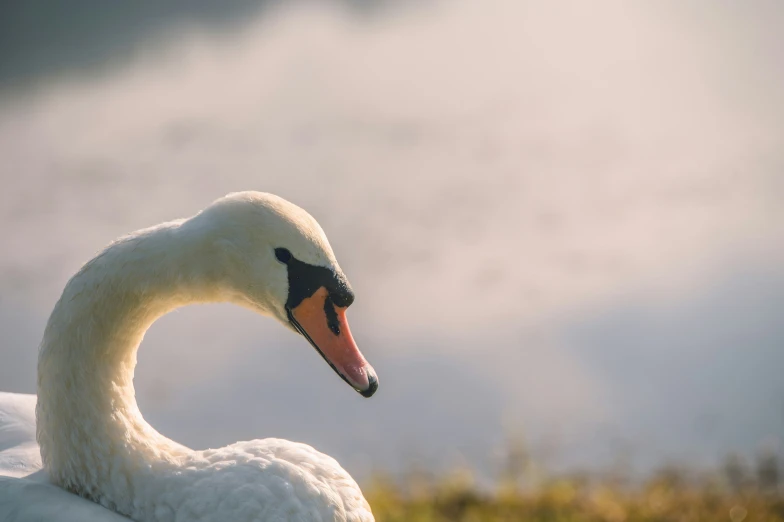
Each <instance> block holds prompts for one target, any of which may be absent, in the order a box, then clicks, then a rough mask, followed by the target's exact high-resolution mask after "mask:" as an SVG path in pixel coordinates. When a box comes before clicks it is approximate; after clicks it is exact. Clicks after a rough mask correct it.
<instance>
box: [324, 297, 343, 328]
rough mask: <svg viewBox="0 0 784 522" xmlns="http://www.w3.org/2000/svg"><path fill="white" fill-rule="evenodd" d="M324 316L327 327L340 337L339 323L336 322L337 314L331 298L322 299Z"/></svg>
mask: <svg viewBox="0 0 784 522" xmlns="http://www.w3.org/2000/svg"><path fill="white" fill-rule="evenodd" d="M324 314H325V315H326V316H327V327H329V329H330V330H332V333H333V334H335V335H340V321H339V320H338V313H337V312H336V311H335V304H334V303H333V302H332V298H331V297H330V296H327V298H326V299H324Z"/></svg>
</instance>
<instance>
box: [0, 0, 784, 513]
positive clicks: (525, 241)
mask: <svg viewBox="0 0 784 522" xmlns="http://www.w3.org/2000/svg"><path fill="white" fill-rule="evenodd" d="M0 9H2V11H3V14H2V15H1V16H0V158H1V159H2V160H1V161H0V183H1V184H2V185H1V187H2V188H0V216H1V217H0V332H2V343H1V344H0V389H2V390H4V391H17V392H28V393H34V392H35V366H36V358H37V345H38V342H39V340H40V337H41V334H42V331H43V327H44V324H45V322H46V319H47V317H48V314H49V312H50V310H51V308H52V306H53V304H54V302H55V301H56V300H57V298H58V297H59V294H60V292H61V290H62V288H63V286H64V284H65V282H66V281H67V279H68V278H69V277H70V275H71V274H73V273H74V272H75V271H76V270H77V269H78V268H79V267H80V266H81V264H82V263H84V262H85V261H86V260H88V259H89V258H90V257H92V255H93V254H94V253H95V252H96V251H98V250H99V249H101V248H102V247H103V246H105V245H106V244H107V243H108V242H110V241H111V240H113V239H114V238H115V237H117V236H119V235H121V234H125V233H127V232H129V231H132V230H135V229H138V228H142V227H146V226H149V225H153V224H156V223H158V222H161V221H167V220H171V219H174V218H178V217H186V216H189V215H192V214H194V213H196V212H197V211H198V210H200V209H201V208H203V207H205V206H206V205H208V204H209V203H210V202H211V201H212V200H214V199H216V198H218V197H220V196H222V195H224V194H226V193H228V192H232V191H238V190H261V191H268V192H273V193H276V194H278V195H280V196H283V197H285V198H287V199H289V200H291V201H292V202H294V203H296V204H298V205H300V206H302V207H304V208H305V209H307V210H308V211H309V212H310V213H311V214H312V215H313V216H314V217H316V219H317V220H319V222H320V223H321V225H322V226H323V228H324V229H325V231H326V232H327V235H328V237H329V238H330V241H331V243H332V246H333V248H334V250H335V252H336V255H337V257H338V259H339V261H340V263H341V265H342V267H343V269H344V270H345V272H346V274H347V276H348V278H349V280H350V281H351V283H352V285H353V286H354V289H355V291H356V294H357V300H356V303H355V304H354V306H353V307H352V308H351V311H350V314H349V315H350V317H351V325H352V330H353V331H354V332H355V336H356V338H357V341H358V344H359V346H360V348H361V349H362V350H363V352H364V353H365V355H366V356H367V358H368V359H369V360H370V362H371V363H372V364H373V365H374V366H375V368H376V370H377V371H378V374H379V377H380V390H379V393H378V394H377V395H376V396H375V397H373V398H372V399H371V400H365V399H362V398H361V397H359V396H358V395H357V394H356V393H354V392H352V391H351V390H350V389H349V388H348V387H347V386H346V385H345V384H344V383H343V382H342V381H340V380H339V379H338V378H336V376H335V375H334V374H333V372H332V371H331V370H330V369H329V368H328V367H327V366H326V365H325V364H324V363H323V361H322V360H321V358H320V357H318V356H317V355H316V354H315V353H313V350H312V349H311V348H310V347H309V346H308V345H307V344H306V343H305V342H304V341H303V340H302V339H301V338H299V337H297V336H295V335H294V334H292V333H290V332H288V331H287V330H284V329H283V328H281V327H280V326H279V325H277V324H275V323H274V322H273V321H271V320H269V319H264V318H260V317H257V316H254V315H253V314H251V313H250V312H248V311H245V310H241V309H238V308H235V307H231V306H228V305H206V306H197V307H190V308H186V309H182V310H180V311H177V312H176V313H173V314H170V315H169V316H166V317H164V318H163V319H161V320H160V321H158V322H157V323H156V324H155V325H154V326H153V327H152V329H151V330H150V331H149V332H148V334H147V336H146V338H145V340H144V343H143V345H142V347H141V349H140V352H139V365H138V367H137V369H136V377H135V383H136V391H137V396H138V400H139V403H140V406H141V409H142V411H143V412H144V414H145V417H146V418H147V419H148V420H149V421H150V422H151V423H152V424H153V426H155V427H156V428H157V429H159V430H160V431H161V432H162V433H164V434H165V435H167V436H169V437H172V438H174V439H176V440H178V441H180V442H182V443H184V444H186V445H188V446H191V447H197V448H205V447H218V446H223V445H226V444H229V443H231V442H234V441H236V440H247V439H252V438H262V437H267V436H275V437H284V438H289V439H293V440H297V441H304V442H307V443H310V444H312V445H314V446H315V447H316V448H318V449H320V450H322V451H324V452H327V453H329V454H331V455H333V456H335V457H336V458H337V459H338V460H339V461H340V462H341V463H342V464H343V465H344V467H346V468H347V469H348V470H349V471H350V472H351V473H352V474H353V475H354V476H355V477H357V478H358V479H360V480H366V479H367V478H368V477H370V476H371V475H372V474H373V473H375V472H379V471H385V472H390V473H396V472H400V471H402V470H404V469H405V468H407V467H409V466H411V465H417V466H420V467H423V468H426V469H429V470H448V469H452V468H454V467H455V466H458V467H463V468H468V469H470V470H472V472H473V473H475V474H476V475H477V476H480V477H486V478H487V479H488V480H490V479H492V478H493V477H495V476H497V474H498V473H499V469H500V468H501V467H503V466H504V465H505V464H504V463H505V462H507V460H508V455H507V453H508V451H509V447H510V441H515V440H524V441H525V444H526V447H527V448H529V449H528V450H527V451H530V452H532V453H533V454H535V455H537V458H538V459H539V461H540V462H542V463H543V464H542V465H546V466H547V467H548V468H550V469H554V470H571V469H604V468H606V467H607V466H613V465H615V463H617V462H618V461H619V459H621V460H622V461H623V462H624V463H625V465H626V466H627V468H628V470H629V472H630V473H631V474H642V473H647V472H648V471H649V470H651V469H653V468H656V467H658V466H660V465H662V464H663V463H678V464H680V465H688V466H693V467H696V468H704V467H712V466H716V465H718V463H720V462H721V461H722V459H724V458H725V456H726V455H729V454H736V455H739V456H741V458H749V459H751V458H754V456H755V455H757V454H759V452H764V451H767V452H775V451H780V450H781V449H782V447H781V445H782V442H783V441H782V438H783V437H784V379H782V375H783V374H784V322H783V321H782V310H784V265H783V264H782V261H784V206H783V205H782V203H784V99H782V98H783V96H782V93H784V35H783V34H782V32H781V27H784V4H782V3H780V2H777V1H775V0H768V1H765V0H758V1H751V2H743V3H741V2H731V1H724V0H713V1H708V0H705V1H698V0H693V1H688V2H681V1H674V0H673V1H655V2H654V1H650V2H642V1H638V2H626V1H620V0H619V1H602V2H590V3H587V2H567V1H548V2H533V1H530V2H529V1H523V0H485V1H481V2H480V1H476V0H474V1H468V0H453V1H424V2H373V1H361V0H354V1H345V2H340V1H333V2H328V1H322V2H288V3H285V4H284V3H280V2H263V1H259V0H231V1H224V2H184V1H173V2H165V3H164V2H156V1H152V0H139V1H136V2H131V3H124V4H117V3H106V2H101V1H98V0H75V1H69V2H66V1H64V0H63V1H55V2H39V1H37V0H31V1H28V2H16V3H6V4H4V5H3V7H2V8H0ZM303 381H304V382H305V385H303ZM733 520H734V519H733Z"/></svg>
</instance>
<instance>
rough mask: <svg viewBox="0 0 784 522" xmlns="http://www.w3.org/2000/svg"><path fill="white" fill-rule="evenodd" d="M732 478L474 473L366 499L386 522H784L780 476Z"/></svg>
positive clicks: (380, 490) (384, 483)
mask: <svg viewBox="0 0 784 522" xmlns="http://www.w3.org/2000/svg"><path fill="white" fill-rule="evenodd" d="M731 471H732V470H725V472H724V473H722V474H718V473H717V474H714V475H711V476H704V477H702V478H700V479H693V478H692V479H688V480H687V479H686V478H685V475H684V474H682V473H680V472H677V471H674V470H672V469H670V470H666V471H662V472H660V473H656V474H654V475H653V476H651V477H650V478H649V479H648V480H647V481H645V482H644V483H638V484H637V485H635V486H630V485H625V484H623V483H622V482H619V481H613V480H606V479H600V478H596V477H594V478H590V477H585V476H584V477H578V478H562V479H552V480H545V481H542V482H541V483H540V484H539V485H538V486H536V487H526V488H523V487H521V486H520V483H519V482H517V481H505V485H502V486H500V487H498V488H497V489H496V490H495V491H482V490H480V489H478V488H476V487H474V486H473V485H472V481H471V480H470V477H469V476H467V475H466V474H462V475H454V476H450V477H447V478H444V479H442V480H424V479H423V478H422V477H421V476H419V477H418V476H413V477H409V478H408V479H406V480H403V481H397V482H396V481H393V480H390V479H388V478H377V479H376V480H374V481H373V482H372V483H371V484H370V485H368V486H366V488H365V492H366V497H367V498H368V500H369V501H370V504H371V506H372V507H373V512H374V514H375V516H376V520H377V521H378V522H517V521H523V522H697V521H706V522H713V521H717V522H718V521H727V522H758V521H759V522H784V494H782V491H781V489H780V488H779V485H778V475H776V476H775V477H773V478H774V479H776V480H775V481H774V482H773V483H765V482H764V481H761V480H757V479H754V480H747V481H745V482H744V481H741V482H735V483H734V482H733V476H732V473H731ZM762 477H763V478H764V475H762ZM736 478H737V477H736ZM769 478H770V477H769Z"/></svg>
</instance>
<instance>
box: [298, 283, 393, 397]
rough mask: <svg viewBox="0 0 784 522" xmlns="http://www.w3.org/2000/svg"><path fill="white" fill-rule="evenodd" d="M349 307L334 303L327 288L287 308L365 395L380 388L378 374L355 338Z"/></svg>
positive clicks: (335, 366)
mask: <svg viewBox="0 0 784 522" xmlns="http://www.w3.org/2000/svg"><path fill="white" fill-rule="evenodd" d="M346 308H347V307H339V306H335V304H334V303H333V302H332V299H331V298H330V297H329V293H328V292H327V289H326V288H324V287H321V288H319V289H318V290H316V292H315V293H314V294H313V295H312V296H310V297H307V298H305V299H303V300H302V302H301V303H300V304H299V305H297V307H296V308H294V309H292V310H288V315H289V320H290V321H291V323H292V324H293V325H294V327H295V328H296V329H297V330H298V331H299V333H301V334H302V335H303V336H305V338H306V339H307V340H308V341H310V344H312V345H313V347H314V348H315V349H316V350H317V351H318V352H319V353H320V354H321V356H322V357H324V360H326V361H327V362H328V363H329V365H330V366H332V369H333V370H335V372H337V374H338V375H340V376H341V377H342V378H343V380H344V381H346V382H347V383H349V384H350V385H351V387H352V388H354V389H355V390H357V391H358V392H359V393H360V394H362V396H364V397H370V396H371V395H373V394H374V393H375V392H376V390H377V389H378V378H377V377H376V372H375V371H374V370H373V367H372V366H370V364H368V362H367V361H366V360H365V358H364V357H363V356H362V353H361V352H360V351H359V348H358V347H357V343H356V342H354V337H352V335H351V330H349V327H348V321H347V320H346Z"/></svg>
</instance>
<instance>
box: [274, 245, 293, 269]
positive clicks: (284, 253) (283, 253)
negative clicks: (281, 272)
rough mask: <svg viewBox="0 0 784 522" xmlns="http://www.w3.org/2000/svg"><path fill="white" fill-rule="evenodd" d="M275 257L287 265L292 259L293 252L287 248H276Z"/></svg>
mask: <svg viewBox="0 0 784 522" xmlns="http://www.w3.org/2000/svg"><path fill="white" fill-rule="evenodd" d="M275 257H276V258H277V259H278V261H280V262H281V263H283V264H284V265H285V264H288V262H289V261H291V252H289V251H288V249H286V248H276V249H275Z"/></svg>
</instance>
